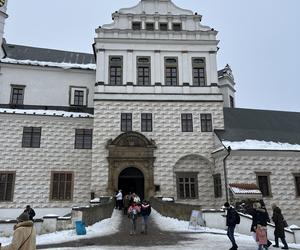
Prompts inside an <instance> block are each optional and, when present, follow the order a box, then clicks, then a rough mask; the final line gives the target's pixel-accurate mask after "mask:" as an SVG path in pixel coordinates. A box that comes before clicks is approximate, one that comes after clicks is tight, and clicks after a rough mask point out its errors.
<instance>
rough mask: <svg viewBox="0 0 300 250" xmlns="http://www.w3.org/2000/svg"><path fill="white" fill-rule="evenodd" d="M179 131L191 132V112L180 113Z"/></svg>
mask: <svg viewBox="0 0 300 250" xmlns="http://www.w3.org/2000/svg"><path fill="white" fill-rule="evenodd" d="M181 131H182V132H193V131H194V128H193V114H192V113H182V114H181Z"/></svg>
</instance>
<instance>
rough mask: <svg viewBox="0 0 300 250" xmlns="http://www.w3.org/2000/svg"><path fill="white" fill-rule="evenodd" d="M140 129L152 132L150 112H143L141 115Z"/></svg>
mask: <svg viewBox="0 0 300 250" xmlns="http://www.w3.org/2000/svg"><path fill="white" fill-rule="evenodd" d="M141 130H142V132H152V114H151V113H143V114H142V115H141Z"/></svg>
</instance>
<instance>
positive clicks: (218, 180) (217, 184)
mask: <svg viewBox="0 0 300 250" xmlns="http://www.w3.org/2000/svg"><path fill="white" fill-rule="evenodd" d="M213 179H214V195H215V198H222V195H223V192H222V176H221V174H214V175H213Z"/></svg>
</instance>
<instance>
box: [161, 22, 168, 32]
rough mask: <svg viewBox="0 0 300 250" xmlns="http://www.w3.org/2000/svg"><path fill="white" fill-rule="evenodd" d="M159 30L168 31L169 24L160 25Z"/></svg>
mask: <svg viewBox="0 0 300 250" xmlns="http://www.w3.org/2000/svg"><path fill="white" fill-rule="evenodd" d="M159 30H161V31H167V30H168V23H160V24H159Z"/></svg>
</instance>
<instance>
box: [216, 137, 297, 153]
mask: <svg viewBox="0 0 300 250" xmlns="http://www.w3.org/2000/svg"><path fill="white" fill-rule="evenodd" d="M222 143H223V144H224V146H225V147H227V148H228V147H229V146H230V147H231V149H232V150H241V149H244V150H281V151H300V145H298V144H290V143H281V142H272V141H258V140H245V141H222Z"/></svg>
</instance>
